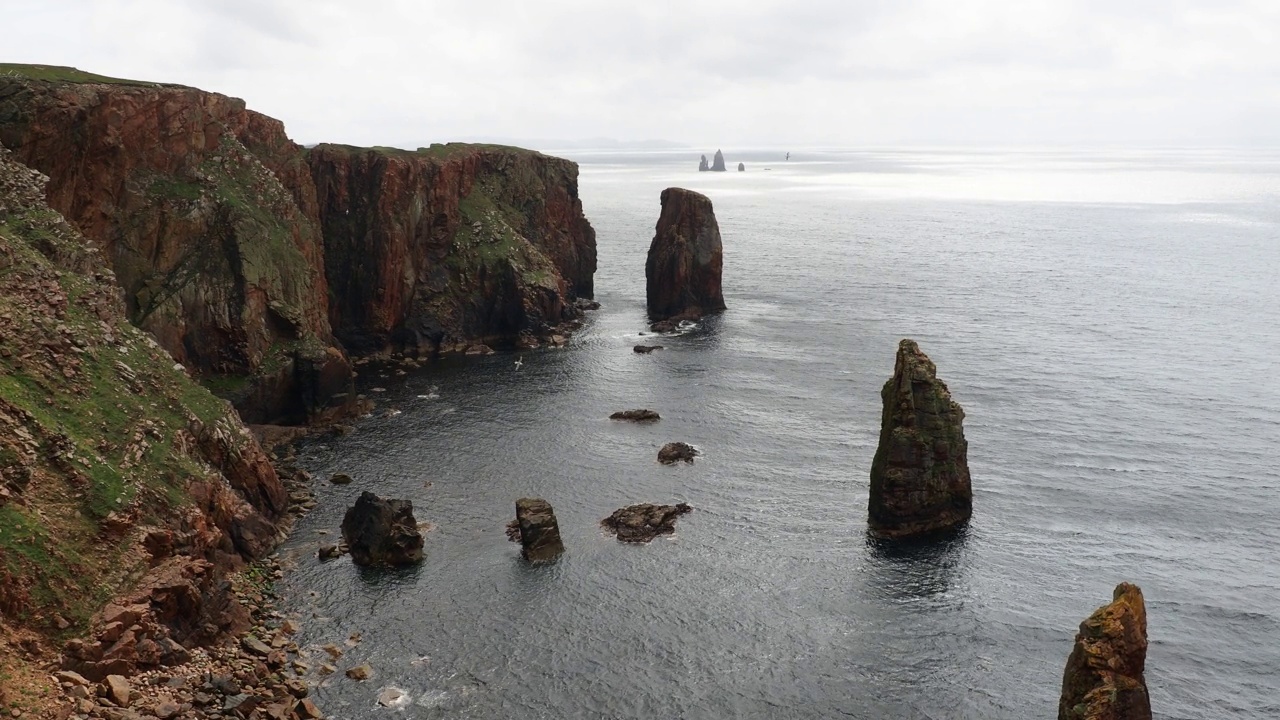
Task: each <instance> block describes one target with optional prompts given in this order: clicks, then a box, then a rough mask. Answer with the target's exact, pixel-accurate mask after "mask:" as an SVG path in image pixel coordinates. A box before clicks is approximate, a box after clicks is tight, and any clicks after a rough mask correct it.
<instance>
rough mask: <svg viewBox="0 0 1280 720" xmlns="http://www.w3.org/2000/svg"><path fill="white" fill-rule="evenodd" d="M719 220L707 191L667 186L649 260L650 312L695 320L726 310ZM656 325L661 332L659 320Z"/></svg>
mask: <svg viewBox="0 0 1280 720" xmlns="http://www.w3.org/2000/svg"><path fill="white" fill-rule="evenodd" d="M723 266H724V249H723V247H722V245H721V241H720V226H719V224H718V223H716V215H715V211H714V210H713V209H712V207H711V200H710V199H709V198H707V196H706V195H702V194H700V193H696V192H693V191H692V190H685V189H683V188H675V187H673V188H667V189H666V190H663V191H662V214H661V215H660V216H659V218H658V224H657V227H656V229H655V233H654V236H653V242H652V243H651V244H650V245H649V255H648V258H647V260H646V261H645V266H644V275H645V298H646V301H647V303H648V308H649V317H650V318H651V319H653V320H655V321H660V320H685V319H687V320H695V319H697V318H699V317H702V315H704V314H706V313H713V312H719V311H721V310H724V307H725V305H724V295H723V293H722V291H721V288H720V275H721V271H722V269H723ZM654 330H655V331H657V332H661V331H660V330H658V328H657V327H656V326H655V327H654Z"/></svg>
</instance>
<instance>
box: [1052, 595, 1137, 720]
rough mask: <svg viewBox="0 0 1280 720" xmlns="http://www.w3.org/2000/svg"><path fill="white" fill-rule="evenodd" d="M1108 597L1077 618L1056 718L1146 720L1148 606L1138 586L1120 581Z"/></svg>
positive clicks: (1071, 719) (1073, 719) (1070, 719)
mask: <svg viewBox="0 0 1280 720" xmlns="http://www.w3.org/2000/svg"><path fill="white" fill-rule="evenodd" d="M1112 597H1113V599H1112V601H1111V603H1110V604H1108V605H1103V606H1102V607H1100V608H1098V609H1097V611H1096V612H1094V613H1093V615H1090V616H1089V619H1088V620H1085V621H1084V622H1083V623H1080V632H1079V633H1077V634H1076V644H1075V647H1074V648H1073V649H1072V650H1071V657H1070V658H1068V659H1067V669H1066V671H1065V672H1063V674H1062V697H1061V699H1060V700H1059V701H1058V720H1151V699H1150V697H1149V696H1148V695H1147V682H1146V680H1145V679H1143V670H1144V667H1145V665H1146V662H1147V608H1146V604H1145V603H1144V602H1143V600H1142V590H1140V589H1139V588H1138V586H1137V585H1131V584H1129V583H1120V584H1119V585H1117V586H1116V589H1115V592H1114V593H1113V594H1112Z"/></svg>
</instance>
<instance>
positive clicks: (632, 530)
mask: <svg viewBox="0 0 1280 720" xmlns="http://www.w3.org/2000/svg"><path fill="white" fill-rule="evenodd" d="M692 511H693V508H691V507H689V505H688V504H686V503H680V504H678V505H652V504H649V503H644V504H642V505H629V506H627V507H624V508H621V509H619V510H615V511H614V513H613V514H612V515H610V516H609V517H607V518H605V519H604V520H601V521H600V524H601V525H602V526H603V527H604V528H605V529H607V530H609V531H610V532H613V533H614V534H616V535H617V536H618V539H619V540H621V541H622V542H629V543H647V542H649V541H650V540H652V539H654V538H655V537H657V536H659V535H670V534H671V533H673V532H675V531H676V519H677V518H679V517H680V516H681V515H684V514H685V513H688V512H692Z"/></svg>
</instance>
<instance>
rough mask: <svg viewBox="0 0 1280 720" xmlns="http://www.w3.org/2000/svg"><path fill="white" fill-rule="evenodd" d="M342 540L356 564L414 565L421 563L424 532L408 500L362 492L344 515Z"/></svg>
mask: <svg viewBox="0 0 1280 720" xmlns="http://www.w3.org/2000/svg"><path fill="white" fill-rule="evenodd" d="M342 539H343V540H345V541H346V543H347V551H348V552H350V553H351V560H352V561H353V562H355V563H356V564H357V565H411V564H413V563H418V562H422V558H423V553H422V533H421V532H419V531H418V522H417V520H415V519H414V517H413V503H411V502H409V501H408V500H399V499H383V498H380V497H378V496H377V495H374V494H373V493H371V492H368V491H365V492H362V493H360V497H359V498H358V499H357V500H356V504H355V505H353V506H352V507H351V508H350V509H348V510H347V514H346V515H344V516H343V518H342Z"/></svg>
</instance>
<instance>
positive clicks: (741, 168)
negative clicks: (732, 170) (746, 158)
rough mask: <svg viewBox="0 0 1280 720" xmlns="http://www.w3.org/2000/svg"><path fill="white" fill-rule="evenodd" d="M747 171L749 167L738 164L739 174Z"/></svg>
mask: <svg viewBox="0 0 1280 720" xmlns="http://www.w3.org/2000/svg"><path fill="white" fill-rule="evenodd" d="M746 170H747V166H746V164H745V163H738V172H746Z"/></svg>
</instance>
